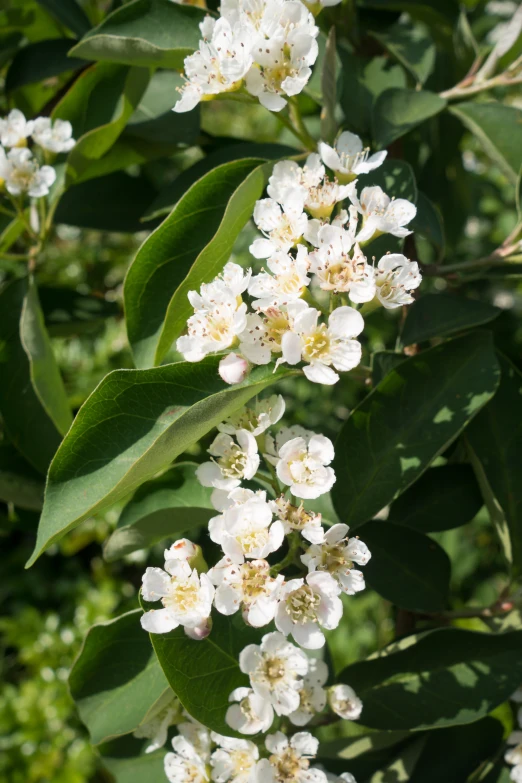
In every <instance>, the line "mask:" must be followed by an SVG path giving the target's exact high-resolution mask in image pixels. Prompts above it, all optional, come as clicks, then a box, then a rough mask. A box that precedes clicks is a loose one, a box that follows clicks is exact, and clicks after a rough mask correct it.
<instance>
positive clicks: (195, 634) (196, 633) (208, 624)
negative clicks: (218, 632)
mask: <svg viewBox="0 0 522 783" xmlns="http://www.w3.org/2000/svg"><path fill="white" fill-rule="evenodd" d="M211 630H212V619H211V618H210V617H207V619H206V620H204V621H203V622H202V623H201V625H196V626H195V627H194V628H189V627H187V626H185V633H186V634H187V636H188V637H189V638H190V639H194V640H195V641H196V642H200V641H202V639H206V638H207V636H208V635H209V633H210V632H211Z"/></svg>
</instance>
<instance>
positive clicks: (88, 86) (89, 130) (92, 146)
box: [52, 63, 149, 182]
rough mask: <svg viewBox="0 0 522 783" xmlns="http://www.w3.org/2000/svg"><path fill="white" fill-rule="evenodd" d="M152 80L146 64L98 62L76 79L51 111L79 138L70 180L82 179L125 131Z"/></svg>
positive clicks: (70, 159)
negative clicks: (145, 66)
mask: <svg viewBox="0 0 522 783" xmlns="http://www.w3.org/2000/svg"><path fill="white" fill-rule="evenodd" d="M148 82H149V71H148V70H147V69H146V68H129V67H127V66H122V65H115V64H113V63H97V64H96V65H93V66H91V67H90V68H88V69H87V70H86V71H84V72H83V73H82V74H80V76H79V77H78V79H76V81H75V82H74V84H73V86H72V87H71V89H70V90H69V91H68V92H67V93H66V95H65V96H64V97H63V98H62V100H61V101H60V103H59V104H58V105H57V106H56V108H55V109H54V111H53V113H52V117H53V119H62V120H68V121H69V122H70V123H71V124H72V126H73V130H74V135H75V137H76V138H77V142H76V145H75V146H74V147H73V148H72V150H71V151H70V153H69V155H68V158H67V181H68V182H77V181H80V180H81V179H82V177H83V176H84V175H85V172H86V171H87V170H88V168H89V165H90V164H92V162H93V161H97V160H98V159H99V158H101V157H102V156H103V155H104V154H105V153H106V152H108V150H109V149H110V148H111V147H112V145H113V144H114V143H115V142H116V140H117V139H118V137H119V136H120V135H121V133H122V132H123V130H124V128H125V126H126V124H127V121H128V120H129V118H130V117H131V115H132V114H133V112H134V110H135V109H136V107H137V106H138V104H139V102H140V100H141V98H142V96H143V94H144V92H145V90H146V88H147V84H148Z"/></svg>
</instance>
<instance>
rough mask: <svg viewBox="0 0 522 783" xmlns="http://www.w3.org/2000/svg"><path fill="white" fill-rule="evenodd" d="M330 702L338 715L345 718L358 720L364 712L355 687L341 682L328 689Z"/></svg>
mask: <svg viewBox="0 0 522 783" xmlns="http://www.w3.org/2000/svg"><path fill="white" fill-rule="evenodd" d="M328 704H329V705H330V707H331V709H332V710H333V711H334V712H335V714H336V715H339V717H340V718H343V719H344V720H357V719H358V718H359V717H360V715H361V712H362V708H363V705H362V701H361V700H360V699H359V697H358V696H357V694H356V693H355V691H354V689H353V688H351V687H350V686H349V685H344V684H343V683H340V684H339V685H333V686H332V687H331V688H330V689H329V691H328Z"/></svg>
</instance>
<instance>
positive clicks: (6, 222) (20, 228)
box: [0, 215, 25, 253]
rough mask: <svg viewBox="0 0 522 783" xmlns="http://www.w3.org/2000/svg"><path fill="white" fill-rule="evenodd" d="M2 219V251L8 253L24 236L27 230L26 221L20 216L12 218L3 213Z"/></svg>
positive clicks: (0, 238) (0, 221) (0, 234)
mask: <svg viewBox="0 0 522 783" xmlns="http://www.w3.org/2000/svg"><path fill="white" fill-rule="evenodd" d="M0 217H1V220H0V226H1V228H0V253H7V251H8V250H9V248H10V247H12V246H13V245H14V243H15V242H16V241H17V240H18V239H19V238H20V237H21V236H22V234H23V233H24V231H25V225H24V221H23V220H20V218H19V217H15V218H13V219H10V218H8V217H6V216H5V215H1V216H0Z"/></svg>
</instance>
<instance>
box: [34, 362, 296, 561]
mask: <svg viewBox="0 0 522 783" xmlns="http://www.w3.org/2000/svg"><path fill="white" fill-rule="evenodd" d="M219 360H220V357H219V356H210V357H207V358H206V359H204V360H203V361H202V362H199V363H198V364H190V363H189V362H179V363H178V364H170V365H165V366H164V367H157V368H155V369H152V370H115V371H114V372H112V373H109V375H107V376H106V377H105V378H104V379H103V381H102V382H101V383H100V384H99V386H98V387H97V388H96V389H95V390H94V392H93V393H92V394H91V396H90V397H89V398H88V399H87V401H86V402H85V404H84V405H83V406H82V408H81V409H80V411H79V412H78V415H77V416H76V418H75V420H74V424H73V426H72V427H71V429H70V430H69V432H68V434H67V436H66V437H65V439H64V441H63V443H62V445H61V447H60V449H59V450H58V453H57V455H56V457H55V459H54V460H53V462H52V464H51V467H50V470H49V476H48V481H47V489H46V496H45V501H44V508H43V512H42V517H41V519H40V526H39V528H38V537H37V543H36V547H35V551H34V553H33V555H32V557H31V560H30V563H29V564H28V565H30V564H32V563H33V562H34V561H35V560H36V558H37V557H39V555H40V554H41V553H42V552H43V551H44V550H45V549H47V548H48V547H49V546H50V545H51V544H52V543H53V542H54V541H57V540H58V539H59V538H61V537H62V536H63V535H64V534H65V533H67V532H68V531H69V530H71V529H72V528H73V527H75V526H76V525H78V524H79V523H80V522H82V521H83V520H84V519H86V518H87V517H89V516H92V514H95V513H96V512H97V511H99V510H101V509H102V508H107V506H109V505H111V504H112V503H115V502H116V501H117V500H119V499H121V498H123V497H125V496H126V495H128V494H129V493H131V492H133V491H134V490H135V489H136V488H137V487H139V486H140V485H141V484H143V482H144V481H147V480H148V479H151V478H153V477H154V476H155V475H156V474H157V473H158V472H159V471H160V470H164V469H165V468H166V467H168V466H169V465H170V463H171V462H172V461H173V460H174V459H175V458H176V457H177V456H178V455H179V454H181V453H182V452H183V451H185V449H187V447H188V446H190V445H192V444H193V443H195V442H196V441H198V440H199V439H200V438H201V437H203V435H205V433H207V432H208V431H209V430H211V429H212V428H213V427H215V426H217V424H219V423H220V422H221V421H223V419H225V418H226V417H227V416H230V415H231V413H233V412H234V411H235V410H237V409H238V408H240V407H241V406H243V405H245V403H247V402H248V400H249V399H250V398H251V397H253V396H255V395H256V394H258V393H259V392H261V391H263V389H265V388H267V387H268V386H270V385H272V384H273V383H276V382H277V381H278V380H280V379H281V378H286V377H289V376H291V375H293V374H295V370H294V371H289V370H279V371H278V372H276V373H274V372H273V367H271V366H267V367H258V368H256V369H254V370H253V371H252V373H251V374H250V376H249V377H248V378H247V380H246V381H244V382H243V383H242V384H238V385H237V386H227V385H226V384H224V383H223V382H222V381H221V379H220V378H219V375H218V364H219Z"/></svg>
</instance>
